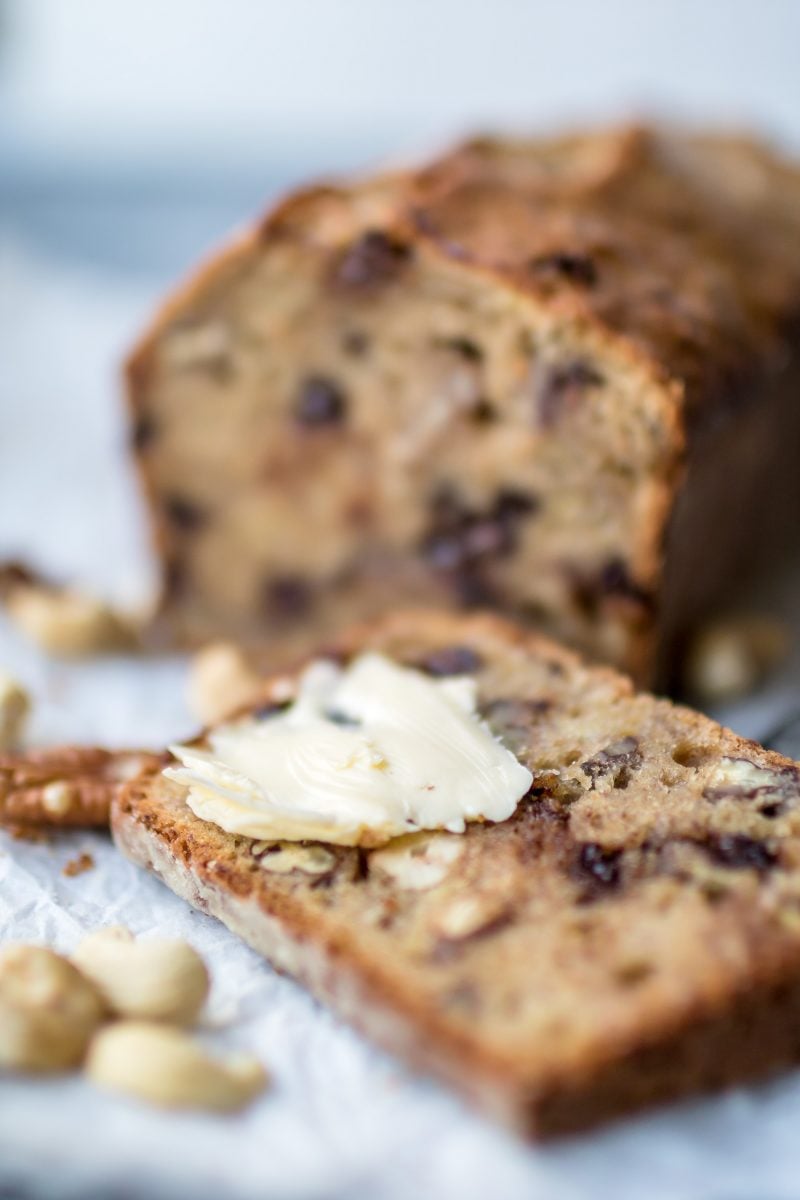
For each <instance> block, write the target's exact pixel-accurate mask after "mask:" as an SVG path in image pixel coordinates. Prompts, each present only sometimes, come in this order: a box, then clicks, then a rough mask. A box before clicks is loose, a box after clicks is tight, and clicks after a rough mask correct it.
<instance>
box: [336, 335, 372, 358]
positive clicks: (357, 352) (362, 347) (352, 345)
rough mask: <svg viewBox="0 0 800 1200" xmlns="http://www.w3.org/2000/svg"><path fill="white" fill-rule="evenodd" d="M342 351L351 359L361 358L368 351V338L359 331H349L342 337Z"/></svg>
mask: <svg viewBox="0 0 800 1200" xmlns="http://www.w3.org/2000/svg"><path fill="white" fill-rule="evenodd" d="M342 349H343V350H344V352H345V354H350V355H351V356H352V357H353V358H361V357H362V356H363V355H364V354H366V352H367V350H368V349H369V338H368V337H367V335H366V333H362V332H361V330H360V329H351V330H349V331H348V332H347V333H345V334H344V336H343V337H342Z"/></svg>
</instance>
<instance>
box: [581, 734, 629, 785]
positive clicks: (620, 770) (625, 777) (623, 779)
mask: <svg viewBox="0 0 800 1200" xmlns="http://www.w3.org/2000/svg"><path fill="white" fill-rule="evenodd" d="M641 765H642V755H641V753H640V751H639V742H638V741H637V739H636V738H635V737H624V738H620V740H619V741H617V742H612V743H611V745H609V746H606V747H605V748H604V749H603V750H600V751H599V753H597V754H595V755H594V756H593V757H592V758H588V759H587V760H586V762H583V763H581V770H582V771H583V773H584V775H588V776H589V778H590V779H591V781H592V783H591V787H592V789H594V788H595V787H596V786H597V781H598V779H602V778H604V777H605V776H607V775H611V776H612V777H613V782H614V787H619V788H624V787H627V786H628V782H629V780H630V773H631V771H635V770H636V769H637V768H638V767H640V766H641Z"/></svg>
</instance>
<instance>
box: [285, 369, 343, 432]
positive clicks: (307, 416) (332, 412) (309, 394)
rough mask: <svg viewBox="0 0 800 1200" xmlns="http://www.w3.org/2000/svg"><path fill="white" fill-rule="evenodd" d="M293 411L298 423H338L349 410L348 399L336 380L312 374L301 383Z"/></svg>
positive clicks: (308, 424) (309, 424) (315, 424)
mask: <svg viewBox="0 0 800 1200" xmlns="http://www.w3.org/2000/svg"><path fill="white" fill-rule="evenodd" d="M292 412H293V415H294V419H295V421H296V422H297V423H298V425H307V426H320V425H338V424H339V423H340V422H341V421H343V420H344V417H345V414H346V412H347V399H346V396H345V393H344V391H343V389H342V388H341V387H340V386H339V385H338V384H337V383H336V382H335V380H332V379H328V378H326V377H325V376H324V375H310V376H309V377H308V378H307V379H305V380H303V382H302V384H301V385H300V389H299V391H298V393H297V396H296V398H295V402H294V408H293V410H292Z"/></svg>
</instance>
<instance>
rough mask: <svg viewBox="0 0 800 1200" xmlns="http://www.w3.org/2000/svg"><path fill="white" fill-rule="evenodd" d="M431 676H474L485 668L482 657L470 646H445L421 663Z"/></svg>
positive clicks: (422, 667)
mask: <svg viewBox="0 0 800 1200" xmlns="http://www.w3.org/2000/svg"><path fill="white" fill-rule="evenodd" d="M419 666H420V669H421V670H423V671H427V673H428V674H429V675H437V676H443V675H472V674H474V673H475V671H479V670H480V669H481V667H482V666H483V660H482V659H481V656H480V655H479V654H478V653H476V651H475V650H473V649H472V648H471V647H470V646H443V647H442V648H441V649H440V650H434V651H433V653H432V654H428V655H426V656H425V658H423V659H422V661H421V662H420V663H419Z"/></svg>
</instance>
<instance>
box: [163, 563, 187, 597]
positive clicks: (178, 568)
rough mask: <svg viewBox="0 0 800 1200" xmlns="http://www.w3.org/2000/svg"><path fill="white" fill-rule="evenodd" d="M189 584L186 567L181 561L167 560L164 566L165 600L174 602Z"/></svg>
mask: <svg viewBox="0 0 800 1200" xmlns="http://www.w3.org/2000/svg"><path fill="white" fill-rule="evenodd" d="M188 582H189V577H188V573H187V570H186V565H185V563H184V562H183V560H182V559H178V558H169V559H167V560H166V562H165V564H164V576H163V587H164V596H165V598H166V599H167V600H175V599H177V597H178V596H181V595H182V594H183V593H184V592H185V591H186V587H187V584H188Z"/></svg>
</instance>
